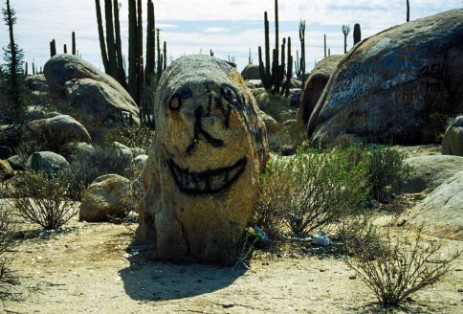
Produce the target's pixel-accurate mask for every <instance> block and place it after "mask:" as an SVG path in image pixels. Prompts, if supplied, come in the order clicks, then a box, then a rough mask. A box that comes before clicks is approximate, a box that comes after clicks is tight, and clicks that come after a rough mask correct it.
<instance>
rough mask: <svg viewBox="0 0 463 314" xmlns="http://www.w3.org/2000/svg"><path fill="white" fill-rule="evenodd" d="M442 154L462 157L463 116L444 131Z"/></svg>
mask: <svg viewBox="0 0 463 314" xmlns="http://www.w3.org/2000/svg"><path fill="white" fill-rule="evenodd" d="M442 154H444V155H457V156H463V116H459V117H457V118H456V119H455V120H454V121H453V122H452V124H450V126H449V127H448V129H447V131H445V134H444V138H443V140H442Z"/></svg>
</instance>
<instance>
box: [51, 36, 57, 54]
mask: <svg viewBox="0 0 463 314" xmlns="http://www.w3.org/2000/svg"><path fill="white" fill-rule="evenodd" d="M53 56H56V41H55V40H54V39H52V40H51V41H50V57H53Z"/></svg>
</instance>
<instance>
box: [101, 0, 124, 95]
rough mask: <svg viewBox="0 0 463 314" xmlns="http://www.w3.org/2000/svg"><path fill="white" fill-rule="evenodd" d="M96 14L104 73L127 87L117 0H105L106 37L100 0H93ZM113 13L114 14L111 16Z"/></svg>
mask: <svg viewBox="0 0 463 314" xmlns="http://www.w3.org/2000/svg"><path fill="white" fill-rule="evenodd" d="M95 6H96V16H97V24H98V36H99V39H100V50H101V58H102V61H103V65H104V68H105V73H106V74H109V75H111V76H112V77H113V78H115V79H116V80H117V81H118V82H119V83H120V84H121V85H122V86H124V87H125V88H127V83H126V82H125V71H124V65H123V61H122V43H121V39H120V38H121V35H120V33H121V31H120V25H119V3H118V0H114V3H113V2H112V0H105V22H106V39H105V34H104V32H103V20H102V16H101V6H100V0H95ZM113 14H114V16H113Z"/></svg>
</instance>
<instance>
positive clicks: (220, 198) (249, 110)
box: [137, 55, 268, 264]
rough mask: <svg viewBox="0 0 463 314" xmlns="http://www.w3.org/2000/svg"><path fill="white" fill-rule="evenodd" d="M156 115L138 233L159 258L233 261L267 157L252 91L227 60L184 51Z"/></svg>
mask: <svg viewBox="0 0 463 314" xmlns="http://www.w3.org/2000/svg"><path fill="white" fill-rule="evenodd" d="M154 117H155V124H156V133H155V138H154V143H153V146H152V149H151V152H150V154H149V157H148V160H147V163H146V165H145V168H144V170H143V173H142V178H143V185H144V188H145V192H146V196H145V199H144V202H143V204H144V205H143V206H142V208H141V209H140V225H139V230H138V232H137V234H138V235H137V238H138V239H139V240H149V239H154V240H155V242H156V252H157V254H158V256H159V257H161V258H167V259H171V258H173V259H182V258H183V257H186V256H189V257H193V258H195V259H197V260H198V261H206V262H219V263H225V264H228V263H230V262H231V261H232V260H234V258H235V256H236V250H237V244H238V243H239V240H240V238H241V235H242V233H243V230H244V228H245V226H246V224H247V223H248V221H249V218H250V216H251V213H252V209H253V206H254V203H255V201H256V199H257V193H258V190H259V175H260V173H261V171H262V170H263V168H264V167H265V163H266V161H267V159H268V144H267V137H266V130H265V126H264V124H263V121H262V119H261V118H260V116H259V115H258V108H257V106H256V103H255V100H254V98H253V97H252V94H251V93H250V91H249V90H248V89H247V87H246V86H245V83H244V81H243V79H242V78H241V76H240V75H239V74H238V72H237V71H236V70H235V69H234V68H232V67H230V66H229V65H228V64H227V63H226V62H224V61H222V60H220V59H217V58H211V57H209V56H204V55H199V56H187V57H182V58H179V59H177V60H176V61H175V62H174V63H173V64H172V65H171V66H170V67H169V68H168V69H167V70H166V71H165V72H164V74H163V76H162V78H161V80H160V82H159V85H158V89H157V91H156V99H155V108H154Z"/></svg>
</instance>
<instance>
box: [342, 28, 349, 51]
mask: <svg viewBox="0 0 463 314" xmlns="http://www.w3.org/2000/svg"><path fill="white" fill-rule="evenodd" d="M342 33H343V34H344V53H347V35H349V33H350V26H349V25H343V26H342Z"/></svg>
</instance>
